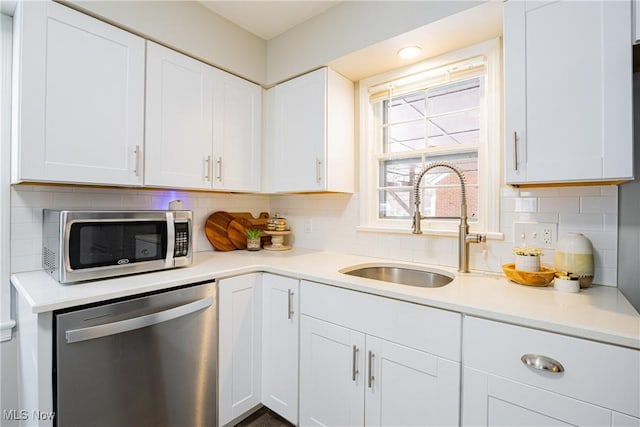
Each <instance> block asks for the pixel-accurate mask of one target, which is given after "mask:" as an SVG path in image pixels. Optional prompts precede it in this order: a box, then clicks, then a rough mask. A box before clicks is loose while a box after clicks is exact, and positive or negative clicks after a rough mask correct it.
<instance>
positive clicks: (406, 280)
mask: <svg viewBox="0 0 640 427" xmlns="http://www.w3.org/2000/svg"><path fill="white" fill-rule="evenodd" d="M340 273H343V274H348V275H350V276H357V277H364V278H365V279H374V280H381V281H383V282H393V283H399V284H401V285H407V286H417V287H421V288H439V287H441V286H445V285H447V284H448V283H450V282H451V281H452V280H453V279H454V277H453V276H452V275H449V274H448V273H445V272H439V271H434V270H430V269H420V268H419V267H414V266H411V267H409V266H402V265H394V264H385V265H382V264H380V265H362V266H353V267H348V268H345V269H342V270H340Z"/></svg>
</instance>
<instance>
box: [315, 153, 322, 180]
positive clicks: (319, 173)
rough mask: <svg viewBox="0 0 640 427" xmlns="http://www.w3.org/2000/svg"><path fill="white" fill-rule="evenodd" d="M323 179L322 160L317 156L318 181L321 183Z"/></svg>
mask: <svg viewBox="0 0 640 427" xmlns="http://www.w3.org/2000/svg"><path fill="white" fill-rule="evenodd" d="M321 181H322V162H321V161H320V159H319V158H317V157H316V182H317V183H318V184H320V182H321Z"/></svg>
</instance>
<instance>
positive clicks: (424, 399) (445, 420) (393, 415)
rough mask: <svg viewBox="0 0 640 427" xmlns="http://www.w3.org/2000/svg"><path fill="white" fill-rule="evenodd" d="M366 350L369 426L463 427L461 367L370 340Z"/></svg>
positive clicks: (406, 349) (366, 417)
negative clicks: (460, 422) (460, 413)
mask: <svg viewBox="0 0 640 427" xmlns="http://www.w3.org/2000/svg"><path fill="white" fill-rule="evenodd" d="M366 347H367V348H366V358H367V373H366V382H367V386H366V389H365V390H366V391H365V397H366V398H365V410H366V415H365V424H366V425H368V426H419V425H427V426H457V425H458V424H459V416H458V414H459V404H460V364H459V363H457V362H451V361H449V360H446V359H441V358H438V357H436V356H433V355H431V354H428V353H424V352H422V351H418V350H414V349H412V348H409V347H405V346H401V345H398V344H395V343H392V342H389V341H385V340H382V339H379V338H375V337H372V336H369V335H367V337H366Z"/></svg>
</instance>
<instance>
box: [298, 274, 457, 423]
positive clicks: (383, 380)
mask: <svg viewBox="0 0 640 427" xmlns="http://www.w3.org/2000/svg"><path fill="white" fill-rule="evenodd" d="M300 292H301V304H300V306H301V314H302V316H301V321H300V322H301V324H300V425H325V426H331V425H334V426H362V425H376V426H382V425H384V426H393V425H397V426H409V425H440V426H447V425H458V423H459V403H460V363H459V342H460V315H459V314H456V313H451V312H447V311H443V310H437V309H432V308H428V307H423V306H418V305H415V304H410V303H404V302H400V301H395V300H391V299H387V298H383V297H377V296H373V295H368V294H363V293H359V292H352V291H348V290H344V289H339V288H334V287H331V286H326V285H320V284H316V283H311V282H305V281H302V282H301V286H300ZM433 325H438V327H437V328H434V327H433ZM443 354H453V355H454V360H449V359H447V358H444V357H442V355H443ZM455 355H457V358H456V357H455Z"/></svg>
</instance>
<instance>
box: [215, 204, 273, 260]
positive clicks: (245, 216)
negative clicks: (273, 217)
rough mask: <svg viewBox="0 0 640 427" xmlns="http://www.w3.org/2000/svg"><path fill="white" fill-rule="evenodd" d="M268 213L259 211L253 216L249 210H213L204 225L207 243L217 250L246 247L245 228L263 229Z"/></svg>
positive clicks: (265, 226) (265, 225)
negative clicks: (256, 216) (256, 215)
mask: <svg viewBox="0 0 640 427" xmlns="http://www.w3.org/2000/svg"><path fill="white" fill-rule="evenodd" d="M268 219H269V213H267V212H261V213H260V215H258V218H254V217H253V215H252V214H251V213H250V212H225V211H218V212H214V213H213V214H211V215H210V216H209V218H207V222H206V224H205V227H204V231H205V234H206V235H207V239H208V240H209V243H211V245H212V246H213V247H214V248H215V249H216V250H219V251H232V250H234V249H246V248H247V236H246V234H245V230H247V229H250V228H254V229H257V230H265V229H266V228H267V220H268ZM270 239H271V237H270V236H263V237H262V240H263V243H265V240H266V241H268V240H270Z"/></svg>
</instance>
